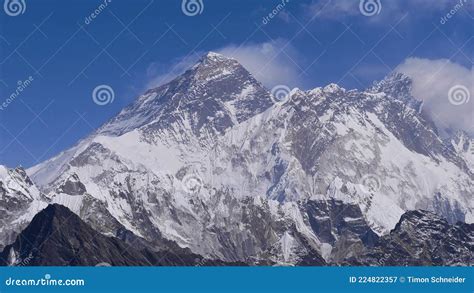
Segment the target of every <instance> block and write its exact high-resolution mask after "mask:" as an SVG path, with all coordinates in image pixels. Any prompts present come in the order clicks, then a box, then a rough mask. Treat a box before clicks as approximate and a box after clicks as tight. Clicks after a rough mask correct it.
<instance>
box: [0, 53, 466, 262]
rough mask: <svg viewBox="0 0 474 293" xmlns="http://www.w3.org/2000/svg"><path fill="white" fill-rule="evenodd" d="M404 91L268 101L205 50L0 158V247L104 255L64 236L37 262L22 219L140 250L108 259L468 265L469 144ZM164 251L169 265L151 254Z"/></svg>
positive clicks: (313, 93)
mask: <svg viewBox="0 0 474 293" xmlns="http://www.w3.org/2000/svg"><path fill="white" fill-rule="evenodd" d="M410 90H411V80H410V79H409V78H408V77H406V76H404V75H401V74H398V73H394V74H392V75H390V76H388V77H387V78H386V79H384V80H383V81H381V82H378V83H376V84H375V85H374V86H372V87H371V88H369V89H366V90H365V91H358V90H346V89H343V88H341V87H339V86H338V85H335V84H330V85H328V86H326V87H323V88H316V89H313V90H310V91H302V90H299V89H294V90H292V91H291V92H289V93H288V95H287V97H286V99H285V100H284V101H275V100H276V99H275V97H274V96H272V94H271V93H270V92H269V91H268V90H267V89H266V88H265V87H264V86H262V84H261V83H260V82H258V81H257V80H255V78H254V77H253V76H252V75H251V74H250V73H249V72H248V71H247V70H246V69H245V68H243V67H242V66H241V65H240V64H239V63H238V62H237V61H236V60H233V59H230V58H226V57H224V56H222V55H219V54H216V53H208V54H207V55H205V56H204V57H203V58H202V59H201V60H200V61H199V62H198V63H197V64H196V65H194V66H193V67H192V68H190V69H189V70H188V71H186V72H185V73H184V74H182V75H181V76H179V77H177V78H176V79H174V80H173V81H171V82H169V83H167V84H165V85H162V86H160V87H158V88H155V89H151V90H148V91H147V92H146V93H144V94H143V95H142V96H140V97H138V98H137V99H136V101H135V102H134V103H132V104H131V105H130V106H128V107H126V108H125V109H123V110H122V111H121V112H120V113H119V114H118V115H117V116H116V117H114V118H112V119H111V120H110V121H108V122H107V123H105V124H104V125H103V126H102V127H100V128H99V129H98V130H97V131H95V132H94V133H92V134H91V135H90V136H88V137H86V138H84V139H83V140H81V141H79V142H78V143H77V144H76V145H75V146H74V147H72V148H71V149H68V150H66V151H64V152H62V153H60V154H58V155H57V156H55V157H53V158H51V159H49V160H47V161H45V162H43V163H41V164H39V165H37V166H34V167H32V168H29V169H27V170H24V169H23V168H21V167H18V168H16V169H8V168H6V167H0V211H1V214H0V222H1V224H2V225H1V229H0V250H2V249H3V252H2V254H0V258H2V259H3V264H5V265H15V264H18V263H22V261H23V262H24V260H25V259H27V258H32V259H34V260H32V261H31V262H29V263H31V264H53V265H54V264H56V265H68V264H78V265H84V264H87V265H91V264H92V263H93V262H112V260H111V259H110V257H108V258H107V257H106V256H104V257H101V256H102V255H98V256H97V257H96V258H92V259H88V258H87V257H86V255H89V254H85V253H82V254H81V253H76V254H74V255H75V257H74V259H75V261H74V262H68V261H67V260H68V259H73V258H71V257H66V256H70V254H71V253H70V251H67V246H66V247H63V250H61V251H63V253H64V255H61V256H56V259H58V261H57V262H55V261H54V259H53V260H51V259H49V260H48V261H47V262H45V261H42V260H41V259H38V258H37V257H36V256H35V255H36V254H37V253H36V252H38V251H41V252H42V254H48V251H51V249H50V250H47V249H46V250H42V248H43V246H42V243H43V242H45V241H46V240H45V239H46V238H45V237H44V235H43V236H42V235H36V234H37V232H35V229H34V228H32V227H50V226H51V225H53V224H52V223H55V224H54V225H56V226H55V227H56V230H58V231H62V230H63V229H71V228H72V227H81V228H80V229H79V228H78V229H79V231H86V232H84V234H85V235H88V236H89V237H90V239H89V238H87V237H86V236H84V239H85V238H87V239H89V240H91V241H92V239H93V238H94V237H98V238H100V241H98V242H97V243H96V245H97V249H96V250H97V251H99V252H103V251H105V250H107V249H112V248H111V247H113V249H112V251H114V253H116V254H117V255H118V252H117V249H119V250H120V249H122V250H123V248H124V247H127V245H128V246H129V247H130V246H132V247H134V249H135V248H137V247H138V248H139V249H137V250H136V251H135V250H129V251H128V252H129V255H131V256H132V258H134V260H133V261H132V262H128V263H127V261H126V260H122V259H120V258H118V260H117V262H116V263H115V264H116V265H137V264H138V265H172V264H177V265H182V264H183V263H187V264H189V265H199V264H204V263H205V264H211V265H212V264H216V265H217V264H222V265H233V264H237V265H241V264H249V265H331V264H335V265H351V264H353V265H472V264H473V263H474V256H473V255H474V224H472V223H473V222H474V200H473V194H474V184H473V179H474V153H473V152H472V150H473V149H474V146H473V140H472V139H471V138H470V137H469V136H468V135H467V134H466V133H464V132H462V131H459V132H457V133H456V134H455V135H454V136H453V137H451V138H449V139H446V138H442V137H440V135H439V134H438V131H437V129H436V127H435V125H434V123H433V122H432V121H431V120H430V118H429V117H428V116H426V115H425V114H424V112H423V111H422V103H421V101H419V100H417V99H416V98H415V97H412V96H411V94H410ZM71 212H72V213H71ZM38 213H39V215H40V216H38V217H35V215H36V214H38ZM48 215H52V217H53V218H54V219H57V218H58V219H65V218H66V216H65V215H69V217H74V221H73V222H74V225H72V224H71V225H70V224H68V221H66V220H64V222H65V223H64V225H58V224H57V223H56V222H54V221H53V220H51V216H48ZM33 218H34V221H33V222H32V220H33ZM43 230H44V231H50V229H49V228H48V229H43ZM43 230H42V231H43ZM91 231H96V233H97V235H96V236H94V237H93V236H92V234H93V233H91ZM63 232H64V233H62V234H61V236H62V237H60V238H58V237H52V239H62V240H61V241H60V242H61V243H62V242H63V241H67V239H69V238H71V237H72V236H71V234H70V233H66V232H68V231H63ZM35 233H36V234H35ZM48 233H49V232H48ZM78 233H82V232H78ZM25 235H27V236H25ZM28 235H29V236H28ZM30 238H31V239H34V240H35V241H36V240H37V239H43V240H44V241H43V242H41V241H40V242H41V243H38V241H36V242H35V241H23V242H22V241H21V239H30ZM72 238H74V237H72ZM74 239H75V238H74ZM81 239H82V238H81ZM47 240H48V242H47V245H46V247H55V245H58V243H52V241H50V240H51V239H50V238H47ZM58 241H59V240H58ZM71 241H72V240H71ZM81 241H83V240H81ZM28 242H33V244H29V245H27V243H28ZM76 242H77V241H76ZM137 243H138V244H137ZM78 249H81V248H80V247H79V248H78ZM88 249H89V250H86V251H94V250H93V249H90V248H88ZM165 253H170V254H172V255H179V256H180V258H179V259H181V261H180V262H177V261H173V260H175V259H176V258H170V257H165V258H164V261H162V262H159V261H157V259H158V258H159V257H158V256H157V255H159V256H162V255H164V254H165ZM133 256H135V257H133ZM52 257H53V256H52ZM53 258H54V257H53ZM81 258H82V259H81ZM84 258H86V259H84ZM104 258H105V259H104ZM45 259H47V258H44V255H43V260H45ZM127 259H130V257H127ZM183 260H184V261H183ZM203 260H205V261H203ZM0 264H1V262H0Z"/></svg>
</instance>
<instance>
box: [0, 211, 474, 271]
mask: <svg viewBox="0 0 474 293" xmlns="http://www.w3.org/2000/svg"><path fill="white" fill-rule="evenodd" d="M333 204H334V203H333ZM320 207H321V206H320ZM313 208H314V207H313ZM324 208H327V207H326V206H325V207H324ZM349 213H354V211H353V212H349ZM355 213H357V211H355ZM341 218H342V217H339V220H338V219H336V218H333V220H335V221H336V222H338V223H337V224H336V225H338V226H339V227H338V229H342V230H345V229H351V230H352V232H350V233H345V234H344V237H343V238H344V240H343V242H340V243H339V246H343V245H347V247H346V249H351V250H352V254H353V255H352V256H351V257H348V258H345V259H342V260H334V261H333V262H330V263H326V262H325V260H324V259H323V258H322V257H321V256H320V255H319V254H318V253H317V252H316V251H310V253H307V254H306V255H301V258H300V260H299V262H298V263H297V264H296V265H300V266H315V265H316V266H320V265H343V266H345V265H355V266H359V265H363V266H426V265H435V266H446V265H447V266H464V265H467V266H470V265H473V264H474V224H465V223H457V224H455V225H450V224H449V223H448V222H447V221H446V220H444V219H442V218H440V217H439V216H437V215H435V214H433V213H431V212H427V211H422V210H416V211H409V212H406V213H405V214H404V215H403V216H402V218H401V219H400V221H399V223H398V224H397V226H396V227H395V228H394V229H393V230H392V231H391V232H390V234H388V235H385V236H382V237H380V238H378V237H377V236H375V234H372V233H373V232H371V231H370V228H368V227H366V226H365V225H364V223H359V225H355V226H352V227H347V225H346V224H345V223H342V222H341V220H340V219H341ZM314 224H315V225H320V228H321V229H325V225H324V224H323V223H316V222H314ZM344 226H346V227H344ZM326 228H327V226H326ZM330 229H331V228H330ZM330 229H329V230H330ZM329 230H328V232H329ZM357 233H359V234H360V235H359V236H360V237H359V238H358V240H354V239H352V240H350V238H351V236H350V235H352V236H353V235H356V234H357ZM329 234H330V233H328V234H327V235H328V237H329ZM356 238H357V237H356ZM339 249H342V247H339ZM274 264H275V263H272V262H254V261H249V262H248V263H244V262H225V261H219V260H209V259H205V258H203V257H201V256H199V255H197V254H194V253H192V252H191V251H189V250H187V249H182V248H179V247H174V248H168V250H162V251H153V250H151V249H150V248H149V247H147V246H146V245H145V244H144V242H143V241H139V239H138V238H136V239H135V240H132V241H130V240H129V241H128V242H127V241H124V240H122V239H119V238H116V237H107V236H104V235H102V234H101V233H99V232H97V231H95V230H94V229H92V228H91V227H90V226H89V225H88V224H86V223H85V222H83V221H82V220H81V219H80V218H79V217H78V216H77V215H76V214H74V213H73V212H71V211H70V210H69V209H68V208H66V207H64V206H61V205H58V204H52V205H49V206H48V207H47V208H46V209H44V210H42V211H41V212H40V213H38V214H37V215H36V216H35V217H34V218H33V220H32V222H31V223H30V224H29V225H28V226H27V227H26V228H25V229H24V230H23V231H22V232H21V233H20V234H19V235H18V237H17V239H16V241H15V242H14V243H13V244H11V245H7V246H6V247H5V249H4V250H3V252H2V253H0V265H2V266H97V265H99V266H103V265H110V266H229V265H243V266H245V265H274Z"/></svg>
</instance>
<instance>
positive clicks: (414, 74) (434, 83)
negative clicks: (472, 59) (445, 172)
mask: <svg viewBox="0 0 474 293" xmlns="http://www.w3.org/2000/svg"><path fill="white" fill-rule="evenodd" d="M396 70H397V71H398V72H401V73H404V74H405V75H407V76H410V77H411V78H412V79H413V89H412V94H413V96H415V97H416V98H418V99H421V100H423V101H424V106H423V107H424V108H423V109H424V110H425V111H427V113H429V114H430V115H431V117H432V119H433V120H434V122H435V123H436V125H437V126H438V128H439V129H440V130H441V131H443V132H445V133H446V132H451V131H452V130H456V129H462V130H465V131H467V132H468V133H470V134H471V135H472V134H474V70H473V68H472V67H471V68H466V67H464V66H462V65H459V64H457V63H454V62H452V61H450V60H447V59H438V60H429V59H421V58H408V59H407V60H405V62H404V63H403V64H401V65H399V66H398V67H397V69H396ZM457 85H461V86H464V87H465V88H467V89H468V93H467V94H468V95H470V99H469V101H467V98H468V96H464V100H461V101H465V102H464V103H460V105H453V103H451V102H450V98H449V92H450V89H451V88H453V87H454V86H457ZM461 98H462V97H461ZM457 101H458V102H459V100H457Z"/></svg>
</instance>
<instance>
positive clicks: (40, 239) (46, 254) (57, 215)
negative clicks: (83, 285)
mask: <svg viewBox="0 0 474 293" xmlns="http://www.w3.org/2000/svg"><path fill="white" fill-rule="evenodd" d="M129 240H130V239H129ZM129 242H130V241H129ZM0 264H1V265H29V266H95V265H111V266H151V265H155V266H160V265H167V266H168V265H171V266H173V265H180V266H183V265H184V266H186V265H197V264H202V265H219V264H222V265H223V264H226V265H229V263H225V262H220V261H215V260H206V259H204V258H202V257H201V256H199V255H196V254H192V253H190V252H189V251H187V250H185V249H179V248H176V251H171V250H168V251H152V250H150V249H148V248H146V247H144V246H143V244H142V243H140V242H139V241H136V239H135V241H131V243H126V242H124V241H122V240H120V239H118V238H115V237H106V236H104V235H102V234H100V233H98V232H97V231H95V230H93V229H92V228H91V227H90V226H89V225H87V224H86V223H84V222H83V221H82V220H81V219H80V218H79V217H78V216H77V215H76V214H74V213H72V212H71V211H70V210H69V209H68V208H66V207H64V206H61V205H57V204H54V205H49V206H48V207H47V208H46V209H44V210H43V211H41V212H40V213H39V214H37V215H36V216H35V217H34V218H33V221H32V222H31V223H30V225H28V227H27V228H26V229H25V230H23V232H22V233H21V234H20V235H19V236H18V237H17V240H16V241H15V242H14V243H13V244H11V245H8V246H6V247H5V249H4V250H3V252H2V253H1V254H0ZM230 265H232V264H230Z"/></svg>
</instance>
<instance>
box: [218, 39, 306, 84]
mask: <svg viewBox="0 0 474 293" xmlns="http://www.w3.org/2000/svg"><path fill="white" fill-rule="evenodd" d="M217 52H219V53H221V54H223V55H225V56H227V57H230V58H234V59H236V60H237V61H239V62H240V64H242V65H243V66H244V67H245V68H246V69H247V70H248V71H250V73H252V75H253V76H254V77H255V78H256V79H257V80H259V81H260V82H262V83H263V84H264V85H265V86H267V87H268V88H271V87H273V86H275V85H287V86H289V87H296V86H302V79H301V76H300V73H301V69H300V68H299V65H298V64H299V62H300V59H301V57H300V54H299V53H298V51H297V50H296V49H295V48H293V46H291V44H288V43H287V42H286V41H285V40H274V41H269V42H265V43H259V44H248V45H244V46H236V45H229V46H226V47H224V48H220V49H218V50H217Z"/></svg>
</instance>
